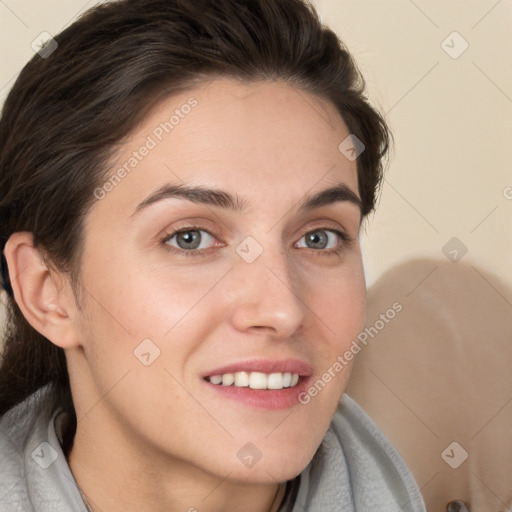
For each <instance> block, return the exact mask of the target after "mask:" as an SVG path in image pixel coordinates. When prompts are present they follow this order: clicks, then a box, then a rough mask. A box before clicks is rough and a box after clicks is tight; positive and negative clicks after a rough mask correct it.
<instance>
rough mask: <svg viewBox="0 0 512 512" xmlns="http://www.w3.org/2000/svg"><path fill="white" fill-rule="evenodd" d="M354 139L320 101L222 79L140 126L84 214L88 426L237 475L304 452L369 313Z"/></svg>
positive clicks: (176, 99) (122, 443)
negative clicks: (346, 147)
mask: <svg viewBox="0 0 512 512" xmlns="http://www.w3.org/2000/svg"><path fill="white" fill-rule="evenodd" d="M348 136H349V132H348V131H347V128H346V126H345V124H344V123H343V121H342V119H341V118H340V116H339V114H338V113H337V111H336V110H335V108H334V107H333V106H332V105H331V104H330V103H328V102H326V101H321V100H319V99H318V98H316V97H314V96H311V95H309V94H307V93H305V92H302V91H301V90H299V89H296V88H293V87H291V86H289V85H286V84H284V83H283V82H261V83H253V84H248V85H241V84H239V83H238V82H235V81H231V80H228V79H218V80H215V81H212V82H211V83H209V84H207V85H204V86H202V87H200V88H197V89H194V90H191V91H188V92H185V93H182V94H180V95H176V96H173V97H172V98H169V99H167V100H165V101H164V102H162V103H161V104H159V106H158V107H157V108H156V109H155V110H154V111H153V113H152V114H151V115H150V116H149V117H148V118H147V119H146V120H145V121H144V123H143V124H142V125H140V126H139V127H138V128H137V129H136V130H135V131H134V132H133V134H132V136H131V137H130V139H129V141H128V142H127V143H126V144H125V145H124V146H123V147H122V148H121V150H120V152H119V153H118V154H117V155H116V160H115V164H114V165H113V167H112V172H111V173H110V175H109V176H114V175H115V177H113V178H111V179H110V180H109V181H106V182H104V183H102V184H100V186H99V187H98V189H96V191H95V195H96V197H97V201H96V202H95V204H94V205H93V207H92V208H91V210H90V211H89V213H88V215H87V217H86V219H85V233H84V237H85V238H84V250H83V259H82V272H81V283H82V284H83V288H84V295H83V308H82V309H81V310H77V312H76V320H75V323H76V327H77V332H78V337H79V339H80V344H81V347H80V349H79V350H69V351H68V353H67V357H68V362H69V368H70V374H71V380H72V389H73V394H74V400H75V404H76V408H77V417H78V431H77V436H78V437H77V439H78V438H79V434H80V432H81V431H82V430H91V429H93V430H94V431H95V433H96V434H95V435H96V436H97V438H98V439H102V440H103V442H111V443H112V446H113V447H114V446H115V448H112V450H113V451H115V452H116V453H120V452H123V450H125V452H123V453H128V452H129V453H130V455H129V456H130V457H131V458H130V460H132V461H133V460H141V461H143V460H145V461H146V462H147V461H151V464H152V465H153V466H152V467H159V466H160V467H165V464H167V465H168V464H169V463H170V462H172V463H173V464H174V466H173V467H178V466H180V467H181V468H182V469H183V470H184V469H185V468H191V469H192V470H194V471H197V470H200V471H206V472H208V473H211V474H214V475H219V476H221V477H222V478H224V477H226V475H229V478H230V479H235V480H240V481H251V482H260V483H268V482H273V481H275V480H279V481H284V480H286V479H289V478H292V477H293V476H295V475H297V474H298V473H299V472H300V471H301V470H302V469H303V468H304V467H305V466H306V465H307V464H308V462H309V461H310V459H311V458H312V456H313V455H314V452H315V451H316V449H317V447H318V446H319V444H320V442H321V440H322V438H323V436H324V434H325V431H326V430H327V428H328V425H329V423H330V421H331V418H332V415H333V413H334V411H335V408H336V406H337V404H338V401H339V399H340V397H341V395H342V393H343V391H344V388H345V385H346V381H347V378H348V375H349V367H345V368H344V369H343V370H339V369H338V371H334V372H333V371H332V367H333V365H334V363H335V362H336V360H337V357H338V356H339V355H343V353H344V352H345V351H346V350H347V349H348V348H349V347H350V344H351V342H352V341H353V340H354V339H355V338H356V337H357V334H358V333H359V331H360V330H361V328H362V326H363V323H364V310H365V281H364V273H363V266H362V259H361V252H360V246H359V241H358V234H359V227H360V220H361V212H360V207H359V205H358V204H357V202H358V201H357V200H358V198H359V192H358V185H357V172H356V161H354V160H353V159H349V158H347V157H345V156H344V154H343V153H342V152H341V151H340V150H339V148H338V146H339V145H340V143H341V142H343V141H344V140H345V139H346V138H347V137H348ZM123 169H124V172H123ZM333 188H334V189H333ZM329 189H333V190H332V191H331V193H327V194H326V195H322V196H321V197H320V198H318V197H317V196H318V194H320V193H322V192H323V191H326V190H329ZM209 191H210V192H209ZM315 197H317V200H316V201H312V202H311V200H312V198H315ZM176 232H181V234H176ZM340 233H341V234H340ZM329 368H331V377H332V378H331V379H325V380H330V382H328V383H326V385H325V382H324V385H325V387H323V386H320V388H321V391H319V392H318V394H317V395H316V396H314V397H309V400H307V399H305V397H306V396H308V395H306V393H307V390H308V389H309V388H310V387H311V386H312V385H313V384H314V383H315V382H316V381H317V380H318V379H319V378H321V376H322V375H323V374H324V372H326V371H327V370H329ZM233 380H234V382H233ZM247 384H249V386H247ZM269 387H270V388H272V389H266V388H269ZM299 395H300V396H299ZM300 397H302V398H301V400H299V398H300ZM302 402H308V403H307V404H306V403H302ZM133 457H135V458H133ZM160 463H161V464H160ZM141 464H143V463H142V462H141Z"/></svg>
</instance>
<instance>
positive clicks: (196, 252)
mask: <svg viewBox="0 0 512 512" xmlns="http://www.w3.org/2000/svg"><path fill="white" fill-rule="evenodd" d="M189 231H204V232H206V233H208V234H209V235H210V236H212V237H213V238H215V236H214V235H212V234H211V233H210V232H209V231H208V230H207V229H204V228H203V227H201V226H186V227H183V228H179V229H177V230H175V231H172V232H171V233H167V234H166V235H165V237H164V238H163V239H162V240H161V245H163V246H164V248H165V249H166V250H168V251H170V252H172V253H174V254H178V255H181V256H201V255H204V253H205V252H210V250H213V249H215V247H209V248H208V249H189V250H187V249H178V248H176V247H173V246H171V245H169V244H168V243H167V242H168V241H169V240H171V239H172V238H174V237H175V236H176V235H179V234H180V233H187V232H189ZM316 231H328V232H330V233H334V234H335V235H337V236H338V237H339V238H340V239H341V244H340V245H341V246H340V247H338V248H337V249H328V250H326V249H311V248H310V249H311V250H312V251H313V252H314V253H315V255H324V256H335V255H338V254H339V253H340V252H341V251H342V250H343V248H344V246H345V245H350V244H351V243H352V242H353V239H352V237H350V236H349V235H348V234H347V233H345V232H344V231H341V230H338V229H333V228H325V227H319V228H315V229H311V230H309V231H306V232H305V233H303V234H302V235H301V237H300V239H302V238H303V237H304V236H306V235H307V234H309V233H314V232H316ZM300 239H299V240H300Z"/></svg>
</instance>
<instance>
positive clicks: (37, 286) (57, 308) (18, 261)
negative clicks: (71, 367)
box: [4, 232, 80, 349]
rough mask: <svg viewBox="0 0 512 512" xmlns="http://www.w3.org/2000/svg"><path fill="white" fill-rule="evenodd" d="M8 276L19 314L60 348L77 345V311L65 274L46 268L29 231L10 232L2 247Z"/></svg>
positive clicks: (78, 343)
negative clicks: (75, 319) (75, 321)
mask: <svg viewBox="0 0 512 512" xmlns="http://www.w3.org/2000/svg"><path fill="white" fill-rule="evenodd" d="M4 254H5V259H6V261H7V267H8V269H9V278H10V281H11V287H12V290H13V293H14V300H15V301H16V303H17V304H18V307H19V308H20V310H21V312H22V313H23V316H24V317H25V318H26V320H27V321H28V322H29V323H30V325H31V326H32V327H33V328H34V329H36V330H37V331H38V332H40V333H41V334H42V335H43V336H44V337H45V338H47V339H49V340H50V341H52V342H53V343H54V344H55V345H57V346H59V347H61V348H64V349H66V348H74V347H78V346H79V345H80V342H79V336H78V332H77V329H76V326H75V324H74V322H73V318H75V317H76V315H75V312H76V310H77V308H76V304H75V301H74V299H73V294H72V291H71V286H70V284H69V281H68V279H67V278H66V276H64V275H62V274H60V273H59V272H58V271H56V270H54V269H51V268H49V267H48V266H47V265H46V263H45V261H44V259H43V257H42V254H41V252H40V251H39V250H38V249H36V248H35V247H34V239H33V236H32V233H28V232H18V233H14V234H13V235H11V237H10V238H9V240H8V241H7V244H6V245H5V249H4Z"/></svg>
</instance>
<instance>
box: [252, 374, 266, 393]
mask: <svg viewBox="0 0 512 512" xmlns="http://www.w3.org/2000/svg"><path fill="white" fill-rule="evenodd" d="M249 387H250V388H251V389H267V376H266V375H265V374H264V373H260V372H251V374H250V376H249Z"/></svg>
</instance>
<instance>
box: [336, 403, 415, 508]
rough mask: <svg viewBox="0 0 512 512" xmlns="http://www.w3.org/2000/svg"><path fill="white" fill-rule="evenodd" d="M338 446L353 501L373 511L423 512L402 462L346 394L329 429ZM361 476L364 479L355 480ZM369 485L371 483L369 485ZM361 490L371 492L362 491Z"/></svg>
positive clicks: (376, 427)
mask: <svg viewBox="0 0 512 512" xmlns="http://www.w3.org/2000/svg"><path fill="white" fill-rule="evenodd" d="M329 432H330V433H331V436H332V438H335V439H336V442H338V443H340V445H341V447H342V449H343V451H344V453H345V458H346V460H347V466H348V470H349V472H350V473H351V475H352V476H353V478H352V482H353V492H354V498H356V497H357V496H358V495H360V496H361V500H362V502H364V503H365V507H363V509H364V508H366V507H369V502H371V503H372V505H374V506H375V508H373V507H372V508H371V509H375V510H377V509H378V510H381V511H384V510H386V511H387V510H390V511H391V510H400V511H404V512H406V511H409V512H412V511H414V512H416V511H424V510H425V507H424V504H423V499H422V497H421V494H420V491H419V489H418V486H417V484H416V481H415V480H414V477H413V475H412V473H411V472H410V470H409V468H408V467H407V465H406V464H405V462H404V460H403V459H402V457H401V456H400V454H399V453H398V451H397V450H396V449H395V448H394V447H393V445H392V444H391V443H390V441H389V440H388V439H387V438H386V436H385V435H384V434H383V432H382V431H381V430H380V429H379V427H378V426H377V425H376V424H375V423H374V421H373V420H372V419H371V418H370V417H369V416H368V415H367V414H366V412H365V411H364V410H363V409H362V408H361V407H360V406H359V405H358V404H357V403H356V402H355V401H354V400H353V399H352V398H350V397H349V396H348V395H347V394H345V395H344V396H343V398H342V399H341V402H340V406H339V408H338V410H337V411H336V414H335V415H334V418H333V421H332V423H331V428H330V429H329ZM361 472H364V473H363V474H364V479H361V478H358V477H360V475H361ZM370 482H371V483H370ZM363 486H366V488H367V489H368V488H370V489H371V492H370V493H369V492H368V491H367V490H363V488H362V487H363Z"/></svg>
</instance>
